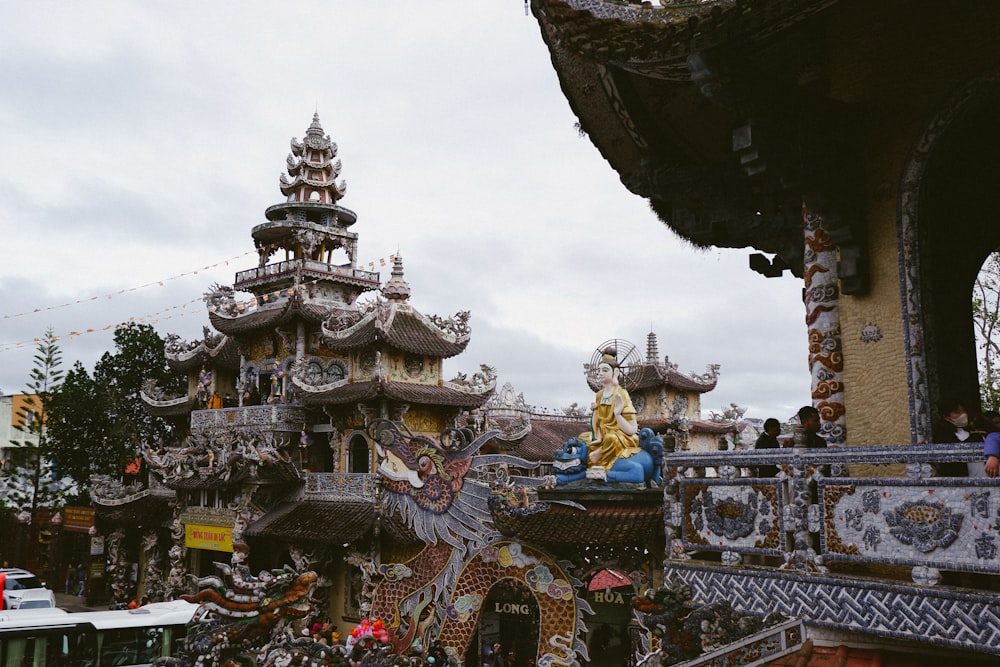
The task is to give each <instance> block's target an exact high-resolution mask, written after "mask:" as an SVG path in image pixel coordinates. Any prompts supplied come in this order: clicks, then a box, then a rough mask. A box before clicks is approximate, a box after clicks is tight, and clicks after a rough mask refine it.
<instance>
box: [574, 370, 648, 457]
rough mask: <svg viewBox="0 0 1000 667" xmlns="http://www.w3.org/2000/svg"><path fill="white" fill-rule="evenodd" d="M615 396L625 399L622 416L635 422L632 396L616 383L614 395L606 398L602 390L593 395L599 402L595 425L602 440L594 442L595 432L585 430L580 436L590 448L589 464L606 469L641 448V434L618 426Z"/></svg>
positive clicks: (595, 412) (623, 400)
mask: <svg viewBox="0 0 1000 667" xmlns="http://www.w3.org/2000/svg"><path fill="white" fill-rule="evenodd" d="M615 396H621V398H622V417H623V418H624V419H626V420H627V421H633V422H634V421H635V408H634V407H632V399H631V398H630V397H629V395H628V392H627V391H625V389H624V388H623V387H621V386H620V385H616V386H615V388H614V391H613V392H612V394H611V396H608V397H607V398H605V397H604V390H603V389H602V390H600V391H599V392H597V395H596V396H595V397H594V403H596V404H597V407H596V408H594V425H595V426H596V427H597V432H598V433H600V434H601V437H600V442H595V441H594V437H595V435H594V433H584V434H582V435H581V436H580V439H581V440H583V441H584V442H586V443H587V446H588V449H589V450H590V465H592V466H602V467H603V468H604V469H605V470H611V467H612V466H613V465H614V464H615V461H617V460H618V459H627V458H628V457H630V456H632V455H633V454H638V453H639V452H640V451H642V449H641V448H640V447H639V436H638V435H637V434H634V435H629V434H627V433H625V432H623V431H622V430H621V429H620V428H619V427H618V420H617V419H616V418H615Z"/></svg>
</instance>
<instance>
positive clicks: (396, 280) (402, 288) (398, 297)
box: [382, 252, 410, 303]
mask: <svg viewBox="0 0 1000 667" xmlns="http://www.w3.org/2000/svg"><path fill="white" fill-rule="evenodd" d="M382 295H383V296H385V298H386V299H388V300H389V301H390V302H393V303H403V302H405V301H406V300H408V299H409V298H410V284H409V283H408V282H406V280H405V279H404V278H403V257H402V255H400V254H399V252H397V253H396V256H395V257H394V258H393V262H392V277H391V278H389V280H388V281H386V283H385V286H384V287H383V288H382Z"/></svg>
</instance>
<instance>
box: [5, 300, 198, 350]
mask: <svg viewBox="0 0 1000 667" xmlns="http://www.w3.org/2000/svg"><path fill="white" fill-rule="evenodd" d="M201 301H202V298H201V297H198V298H196V299H191V300H190V301H187V302H185V303H182V304H180V305H177V306H170V307H168V308H164V309H163V310H160V311H157V312H155V313H151V314H149V315H144V316H142V317H136V316H134V315H133V316H132V317H129V318H128V319H127V320H125V321H124V322H118V323H117V324H108V325H106V326H103V327H97V328H93V329H90V328H88V329H81V330H79V331H70V332H69V333H65V334H62V335H53V336H52V340H54V341H59V340H72V339H74V338H79V337H80V336H86V335H88V334H93V333H100V332H102V331H111V330H112V329H124V328H125V327H127V326H128V325H129V324H156V323H157V322H160V321H162V320H170V319H173V318H175V317H186V316H188V315H200V314H201V313H202V311H201V310H187V307H188V306H189V305H191V304H193V303H199V302H201ZM172 310H182V311H185V312H180V313H173V314H170V315H165V314H164V313H169V312H170V311H172ZM40 342H41V339H40V338H34V339H32V340H22V341H18V342H16V343H0V352H7V351H9V350H17V349H21V348H25V347H35V346H37V345H38V343H40Z"/></svg>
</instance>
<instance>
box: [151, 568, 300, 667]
mask: <svg viewBox="0 0 1000 667" xmlns="http://www.w3.org/2000/svg"><path fill="white" fill-rule="evenodd" d="M215 567H216V568H217V569H218V570H219V575H221V576H219V575H216V576H209V577H202V578H200V579H195V583H197V585H198V588H199V591H198V592H197V593H196V594H194V595H184V596H182V597H183V599H184V600H187V601H188V602H195V603H198V604H199V608H198V610H197V611H196V612H195V616H194V618H193V620H192V621H191V623H190V624H189V626H188V633H187V636H186V637H185V640H184V646H183V648H182V649H181V650H180V651H179V653H178V655H177V656H173V657H169V658H160V659H158V660H157V661H156V662H155V663H154V665H156V666H157V667H203V666H204V667H239V666H250V665H255V664H257V661H256V660H254V658H253V657H252V655H253V654H257V655H258V656H261V657H263V658H265V659H266V657H267V654H268V653H269V651H270V649H271V648H272V643H275V640H279V641H280V640H281V639H284V638H285V637H284V632H283V630H284V626H285V625H287V624H288V623H289V622H291V621H294V620H297V619H302V618H305V617H306V616H308V615H309V614H312V613H314V612H315V609H314V607H313V604H312V602H311V601H310V600H309V593H310V591H311V590H312V588H313V586H314V585H315V584H316V573H315V572H303V573H301V574H300V573H297V572H295V570H293V569H291V568H288V567H285V568H281V569H278V570H271V571H264V572H261V573H260V574H259V576H256V577H255V576H253V575H252V574H250V570H249V568H247V567H246V566H244V565H239V566H236V567H235V568H233V567H230V566H229V565H226V564H224V563H216V564H215ZM285 650H287V647H285Z"/></svg>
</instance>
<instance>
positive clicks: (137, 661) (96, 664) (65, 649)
mask: <svg viewBox="0 0 1000 667" xmlns="http://www.w3.org/2000/svg"><path fill="white" fill-rule="evenodd" d="M197 608H198V605H196V604H192V603H190V602H185V601H183V600H174V601H173V602H154V603H152V604H147V605H145V606H143V607H139V608H138V609H127V610H125V609H123V610H120V611H85V612H78V613H73V614H69V613H66V612H65V611H63V610H61V609H28V610H24V611H18V610H12V611H5V612H0V667H133V666H139V665H149V664H150V663H152V662H153V661H154V660H156V659H157V658H159V657H161V656H169V655H175V654H176V652H177V649H178V648H179V647H180V646H181V643H182V641H183V639H184V636H185V634H186V631H187V624H188V622H189V621H190V620H191V618H192V616H194V612H195V610H196V609H197Z"/></svg>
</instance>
